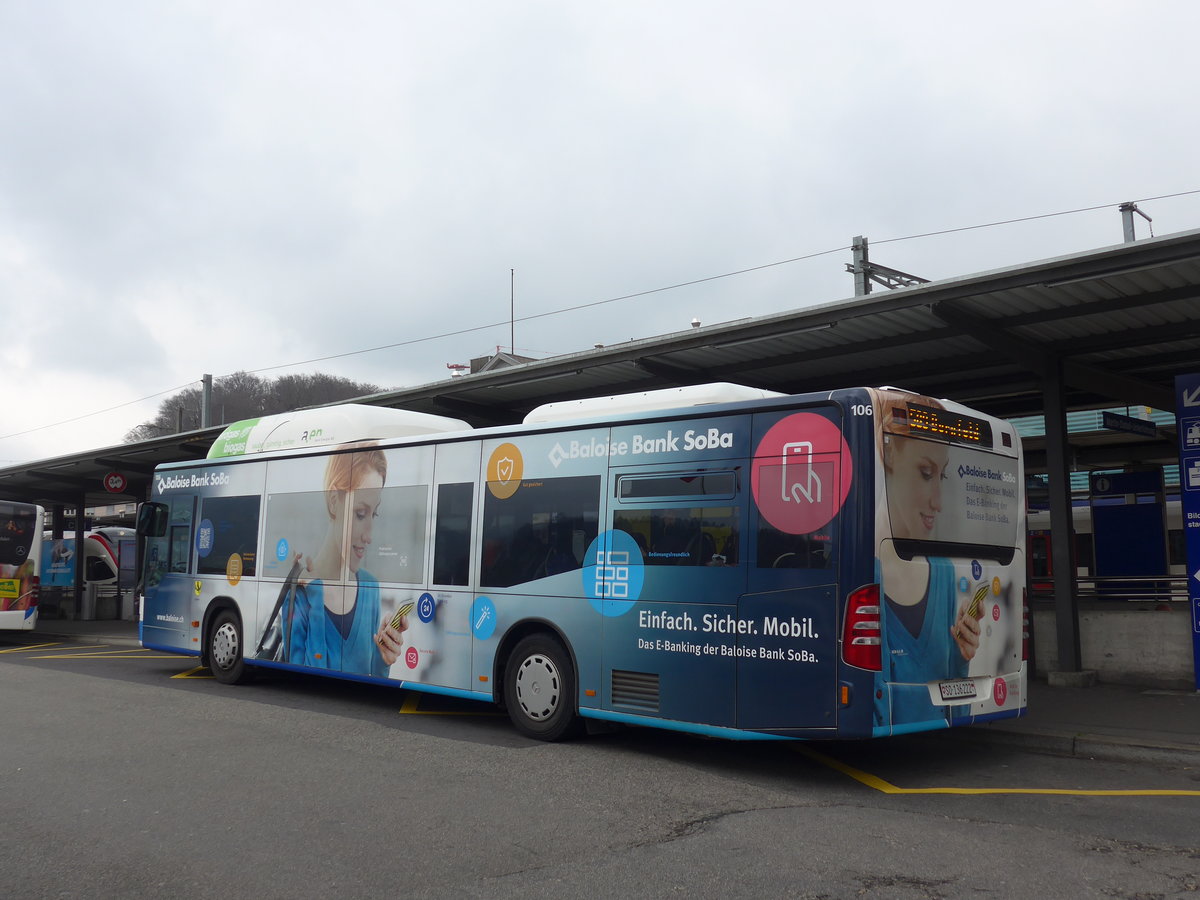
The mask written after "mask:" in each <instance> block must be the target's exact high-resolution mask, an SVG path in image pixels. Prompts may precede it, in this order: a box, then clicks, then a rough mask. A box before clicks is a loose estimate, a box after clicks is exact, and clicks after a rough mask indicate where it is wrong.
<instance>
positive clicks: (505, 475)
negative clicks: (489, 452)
mask: <svg viewBox="0 0 1200 900" xmlns="http://www.w3.org/2000/svg"><path fill="white" fill-rule="evenodd" d="M515 465H516V464H515V463H514V462H513V461H512V459H511V458H509V457H507V456H504V457H501V458H500V459H498V460H496V474H497V475H499V476H500V483H501V484H508V483H509V482H510V481H511V480H512V477H513V468H514V467H515Z"/></svg>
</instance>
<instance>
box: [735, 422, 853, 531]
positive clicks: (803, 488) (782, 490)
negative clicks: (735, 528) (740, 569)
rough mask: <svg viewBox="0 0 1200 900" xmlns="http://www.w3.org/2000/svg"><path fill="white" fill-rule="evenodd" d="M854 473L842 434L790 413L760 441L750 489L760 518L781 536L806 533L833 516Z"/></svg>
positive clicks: (835, 426) (842, 501) (847, 489)
mask: <svg viewBox="0 0 1200 900" xmlns="http://www.w3.org/2000/svg"><path fill="white" fill-rule="evenodd" d="M853 471H854V461H853V460H852V459H851V458H850V448H849V447H848V446H847V445H846V439H845V438H844V437H842V432H841V429H840V428H838V427H837V425H835V424H834V423H833V422H831V421H829V419H826V418H825V417H824V416H820V415H817V414H816V413H795V414H794V415H790V416H788V417H787V418H785V419H781V420H780V421H778V422H776V423H775V424H774V425H773V426H771V428H770V430H769V431H767V433H766V434H764V435H763V438H762V440H761V441H759V443H758V447H757V448H756V449H755V451H754V463H753V465H752V468H751V475H750V486H751V489H752V490H753V492H754V502H755V503H756V504H757V505H758V508H759V511H760V512H761V513H762V514H763V518H765V519H766V520H767V521H768V522H770V523H771V524H772V525H774V526H775V527H776V528H778V529H779V530H780V531H782V532H785V533H786V534H809V533H810V532H813V531H816V530H817V529H818V528H820V527H821V526H823V525H825V524H826V523H828V522H829V521H830V520H831V519H833V517H834V516H836V515H837V514H838V510H840V509H841V508H842V504H843V503H845V502H846V494H848V493H849V492H850V478H851V474H852V473H853Z"/></svg>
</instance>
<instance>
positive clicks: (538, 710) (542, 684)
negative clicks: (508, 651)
mask: <svg viewBox="0 0 1200 900" xmlns="http://www.w3.org/2000/svg"><path fill="white" fill-rule="evenodd" d="M561 693H562V689H561V679H560V677H559V674H558V667H557V666H555V665H554V662H553V660H551V659H550V658H549V657H546V656H542V655H541V654H536V655H534V656H531V657H529V658H528V659H527V660H525V662H523V663H521V668H520V669H518V670H517V701H518V702H519V703H520V704H521V710H522V711H523V712H524V713H525V715H527V716H528V717H529V718H530V719H533V720H534V721H536V722H544V721H545V720H546V719H548V718H550V717H551V716H552V715H554V711H555V710H556V709H558V704H559V700H560V699H561Z"/></svg>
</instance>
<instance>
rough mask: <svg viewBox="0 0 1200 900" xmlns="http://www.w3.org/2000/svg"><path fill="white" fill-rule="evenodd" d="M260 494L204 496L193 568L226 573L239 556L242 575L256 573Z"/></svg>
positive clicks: (221, 573)
mask: <svg viewBox="0 0 1200 900" xmlns="http://www.w3.org/2000/svg"><path fill="white" fill-rule="evenodd" d="M260 505H261V498H260V497H257V496H256V497H206V498H205V499H204V501H203V503H202V504H201V507H200V517H201V524H200V527H199V530H198V534H199V537H198V538H197V545H198V546H197V554H198V556H199V557H200V559H199V561H198V562H197V564H196V571H197V572H198V573H199V574H201V575H225V574H226V573H227V571H228V567H229V565H230V559H231V558H232V557H234V556H236V557H238V558H239V559H238V562H239V565H240V569H239V572H240V574H241V575H245V576H250V577H252V576H253V575H254V574H255V568H256V567H255V561H256V557H257V547H258V513H259V507H260Z"/></svg>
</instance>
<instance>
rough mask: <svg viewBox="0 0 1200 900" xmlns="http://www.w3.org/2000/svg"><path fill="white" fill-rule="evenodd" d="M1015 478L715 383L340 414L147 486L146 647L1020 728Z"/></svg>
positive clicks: (160, 475) (837, 717) (834, 716)
mask: <svg viewBox="0 0 1200 900" xmlns="http://www.w3.org/2000/svg"><path fill="white" fill-rule="evenodd" d="M1024 484H1025V480H1024V472H1023V467H1022V457H1021V444H1020V439H1019V438H1018V437H1017V435H1016V433H1015V431H1014V430H1013V428H1012V427H1011V426H1009V425H1008V424H1006V423H1005V422H1003V421H1001V420H999V419H995V418H992V417H989V416H986V415H982V414H980V413H978V412H974V411H971V410H969V409H966V408H965V407H963V406H960V405H958V404H956V403H953V402H950V401H946V400H936V399H934V398H930V397H923V396H919V395H916V394H912V393H909V392H905V391H900V390H896V389H892V388H883V389H875V388H856V389H846V390H837V391H832V392H828V393H822V394H808V395H802V396H787V395H781V394H776V393H774V392H769V391H762V390H757V389H752V388H746V387H741V386H738V385H728V384H716V385H700V386H695V387H687V388H676V389H669V390H663V391H650V392H645V393H641V394H630V395H624V396H617V397H603V398H594V399H586V400H578V401H568V402H562V403H551V404H546V405H544V406H542V407H538V408H537V409H535V410H533V411H532V412H531V413H530V414H529V415H528V416H527V417H526V419H525V421H524V422H523V423H522V424H520V425H514V426H506V427H500V428H489V429H481V430H473V429H471V428H470V427H469V426H468V425H467V424H466V423H465V422H461V421H457V420H453V419H444V418H441V417H436V416H429V415H424V414H419V413H412V412H405V411H400V410H385V409H379V408H372V407H362V406H355V405H353V404H349V405H343V406H339V407H329V408H323V409H314V410H307V411H303V412H297V413H293V414H287V415H281V416H270V417H264V418H263V419H254V420H248V421H246V422H239V423H236V424H235V425H231V426H229V428H227V429H226V431H225V432H224V433H223V434H222V436H221V437H220V438H219V439H218V440H217V441H216V442H215V443H214V445H213V447H212V450H210V452H209V455H208V458H206V459H204V460H202V461H198V462H187V463H173V464H169V465H164V466H160V467H159V468H158V470H157V471H156V474H155V476H154V485H153V491H152V498H151V500H150V502H148V503H146V504H144V505H143V508H142V509H141V511H140V513H139V524H138V529H139V533H141V534H142V535H144V536H146V538H147V543H146V550H145V561H146V562H145V565H146V568H145V571H144V576H143V583H144V591H145V594H144V600H143V603H142V604H141V623H140V635H141V641H142V644H143V646H145V647H147V648H152V649H156V650H166V651H172V652H177V653H183V654H191V655H195V656H198V657H199V658H200V660H201V662H202V663H203V664H205V665H207V666H208V667H209V668H210V669H211V670H212V673H213V674H214V676H215V677H216V678H217V679H218V680H219V681H222V682H229V683H236V682H239V681H242V680H243V679H245V678H246V677H248V676H249V675H250V674H252V673H253V672H254V671H255V670H261V669H272V668H273V669H288V670H296V671H304V672H309V673H320V674H326V675H331V676H334V677H339V678H345V679H352V680H357V681H365V682H371V683H381V684H392V685H396V686H399V687H402V688H407V689H410V690H414V691H425V692H431V693H435V694H443V695H450V696H453V697H459V698H469V699H473V700H481V701H487V702H491V703H496V704H500V705H502V706H503V707H505V708H506V709H507V711H508V714H509V716H510V718H511V719H512V722H513V724H514V725H515V727H516V728H517V729H518V730H519V731H521V732H522V733H524V734H525V735H528V736H529V737H532V738H537V739H541V740H558V739H561V738H564V737H567V736H570V735H573V734H576V733H578V732H579V731H580V730H582V728H583V727H584V726H586V725H587V724H588V723H591V722H604V723H622V724H628V725H644V726H653V727H660V728H668V729H676V730H680V731H685V732H692V733H697V734H703V735H710V736H718V737H725V738H734V739H783V738H803V739H816V738H836V739H844V738H867V737H874V736H884V735H892V734H899V733H905V732H910V731H920V730H927V729H934V728H945V727H949V726H954V725H966V724H971V723H976V722H985V721H989V720H992V719H998V718H1006V717H1013V716H1019V715H1022V714H1023V713H1024V710H1025V701H1026V686H1027V614H1026V609H1025V606H1026V602H1025V572H1026V563H1025V550H1024V514H1025V498H1024Z"/></svg>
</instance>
